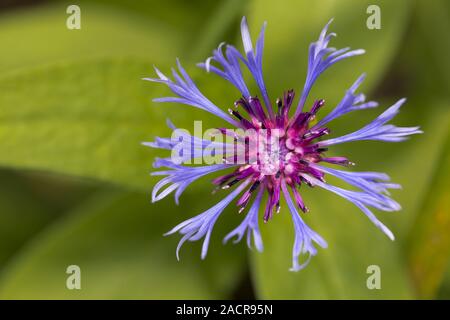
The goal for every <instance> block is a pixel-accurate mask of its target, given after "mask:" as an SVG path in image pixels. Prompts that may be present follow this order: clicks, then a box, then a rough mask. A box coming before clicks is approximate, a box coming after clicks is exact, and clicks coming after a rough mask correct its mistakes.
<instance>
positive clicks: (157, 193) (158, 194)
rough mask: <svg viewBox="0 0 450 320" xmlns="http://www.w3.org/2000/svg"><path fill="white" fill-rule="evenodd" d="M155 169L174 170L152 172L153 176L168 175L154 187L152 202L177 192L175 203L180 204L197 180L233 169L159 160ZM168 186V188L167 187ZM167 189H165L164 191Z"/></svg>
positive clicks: (220, 165)
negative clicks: (189, 165)
mask: <svg viewBox="0 0 450 320" xmlns="http://www.w3.org/2000/svg"><path fill="white" fill-rule="evenodd" d="M153 166H154V167H155V168H159V167H162V166H164V167H169V168H172V170H165V171H156V172H152V173H151V174H152V175H153V176H160V175H167V177H165V178H163V179H162V180H160V181H159V182H158V183H157V184H156V185H155V186H154V187H153V191H152V202H156V201H159V200H161V199H163V198H165V197H166V196H167V195H169V194H170V193H171V192H173V191H175V190H177V192H176V193H175V202H176V203H177V204H178V201H179V197H180V195H181V193H182V192H183V191H184V189H186V187H187V186H188V185H190V184H191V183H192V182H194V181H195V180H197V179H199V178H201V177H203V176H205V175H207V174H210V173H212V172H216V171H219V170H224V169H227V168H230V167H232V165H228V164H216V165H210V166H200V167H187V166H181V165H177V164H175V163H173V162H171V161H170V160H168V159H159V158H157V159H156V160H155V162H154V164H153ZM166 186H167V187H166ZM164 187H166V188H165V189H163V188H164Z"/></svg>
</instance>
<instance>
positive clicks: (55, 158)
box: [0, 0, 450, 299]
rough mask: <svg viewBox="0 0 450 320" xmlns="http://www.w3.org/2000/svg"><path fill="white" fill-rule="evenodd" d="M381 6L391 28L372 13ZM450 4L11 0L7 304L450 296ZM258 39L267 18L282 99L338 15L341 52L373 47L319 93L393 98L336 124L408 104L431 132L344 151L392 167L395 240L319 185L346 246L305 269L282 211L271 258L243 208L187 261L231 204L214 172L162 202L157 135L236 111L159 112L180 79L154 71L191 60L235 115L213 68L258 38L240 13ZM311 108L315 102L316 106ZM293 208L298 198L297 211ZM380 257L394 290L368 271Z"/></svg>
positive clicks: (361, 162)
mask: <svg viewBox="0 0 450 320" xmlns="http://www.w3.org/2000/svg"><path fill="white" fill-rule="evenodd" d="M69 4H78V5H79V6H80V7H81V27H82V28H81V30H68V29H67V28H66V19H67V17H68V15H67V14H66V8H67V6H68V5H69ZM369 4H377V5H379V6H380V8H381V26H382V28H381V29H380V30H368V29H367V28H366V19H367V17H368V14H367V13H366V9H367V7H368V5H369ZM449 9H450V7H449V2H448V1H445V0H433V1H407V0H394V1H391V0H389V1H387V0H386V1H357V0H353V1H351V0H342V1H337V0H320V1H299V0H289V1H285V0H277V1H271V0H253V1H252V0H248V1H241V0H221V1H200V0H195V1H193V0H191V1H184V0H166V1H119V0H113V1H106V0H92V1H74V2H72V1H71V2H68V1H50V0H48V1H45V0H42V1H31V0H29V1H25V0H20V1H4V0H3V1H1V2H0V48H1V50H0V166H1V169H0V298H1V299H13V298H14V299H29V298H39V299H48V298H53V299H78V298H85V299H92V298H95V299H106V298H112V299H119V298H120V299H132V298H133V299H144V298H150V299H157V298H159V299H166V298H191V299H219V298H220V299H222V298H223V299H236V298H247V299H252V298H265V299H330V298H331V299H392V298H398V299H412V298H426V299H432V298H440V299H446V298H450V268H449V264H448V260H449V255H450V209H449V201H450V200H449V199H450V194H449V192H450V186H449V179H450V171H449V164H450V141H449V129H448V127H449V115H450V113H449V107H450V105H449V83H450V81H449V80H450V78H449V77H450V60H449V56H450V42H449V37H448V34H449V33H450V10H449ZM243 15H246V16H247V17H248V19H249V22H250V25H251V29H252V31H253V35H254V36H256V34H257V32H259V28H260V26H261V24H262V23H263V21H265V20H267V22H268V28H267V32H266V46H265V52H264V54H265V55H264V71H265V78H266V82H267V84H268V88H269V91H270V93H271V96H272V97H275V96H277V95H281V94H282V91H283V90H286V89H289V88H294V89H296V90H297V92H298V90H300V89H301V88H302V86H303V81H304V78H305V74H306V64H307V50H308V45H309V43H310V42H311V41H313V40H315V39H316V38H317V37H318V35H319V32H320V30H321V29H322V27H323V26H324V24H325V23H326V22H327V21H328V20H329V19H330V18H332V17H334V18H335V20H334V22H333V24H332V26H331V30H332V31H335V32H337V33H338V37H337V38H336V39H334V40H332V46H336V47H344V46H351V47H352V48H365V49H366V51H367V53H366V54H365V55H364V56H359V57H355V58H351V59H350V60H345V61H343V62H340V63H339V64H337V65H335V66H334V67H333V68H332V69H330V70H328V71H326V73H324V74H323V75H322V76H321V78H320V79H319V80H318V82H317V85H316V86H315V88H314V90H313V91H312V93H311V95H310V97H311V99H315V98H324V99H326V101H327V106H328V109H327V108H325V109H324V110H323V111H322V112H324V113H325V112H326V111H328V110H330V108H331V107H332V106H333V105H334V104H336V103H337V102H338V101H339V100H340V98H341V97H342V96H343V94H344V93H345V90H346V89H347V88H348V87H349V86H350V85H351V84H352V83H353V81H354V80H355V79H356V78H357V77H358V76H359V75H360V74H361V73H362V72H367V74H368V76H367V79H366V81H365V82H364V84H363V85H362V86H361V88H360V91H361V92H365V93H366V94H367V95H368V98H369V99H372V100H378V101H379V102H380V107H379V108H377V109H375V110H367V111H364V112H358V113H353V114H349V115H347V116H345V117H343V118H342V119H339V120H337V121H334V123H333V125H332V130H333V134H336V135H338V134H340V133H345V132H350V131H351V130H354V129H357V128H359V127H361V126H362V125H363V124H365V123H367V122H368V121H370V120H371V119H373V118H374V117H375V116H376V115H378V114H379V113H381V111H382V110H384V109H386V108H387V107H388V106H390V105H391V104H393V103H394V102H395V101H396V100H397V99H399V98H401V97H408V102H407V104H406V105H405V106H404V107H403V108H402V112H401V113H400V115H399V116H398V117H397V118H396V119H395V121H394V122H395V123H396V124H398V125H420V126H421V127H422V128H423V130H424V131H425V134H423V135H420V136H414V137H412V138H411V139H410V140H408V141H407V142H404V143H401V144H387V143H379V142H355V143H351V144H346V145H342V146H336V147H333V150H332V151H331V152H330V154H336V155H338V154H339V155H344V156H348V157H350V158H351V159H352V161H354V162H356V163H357V166H356V167H355V170H374V171H382V172H386V173H388V174H390V175H391V176H392V178H393V180H394V181H395V182H398V183H400V184H402V185H403V190H395V191H394V192H393V197H394V198H395V199H396V200H398V201H399V202H400V203H401V204H402V206H403V210H402V211H401V212H396V213H383V212H376V213H377V215H378V217H379V218H380V219H381V220H382V221H384V222H385V223H386V224H387V225H388V226H389V227H390V228H391V229H392V230H393V231H394V233H395V234H396V237H397V239H396V241H395V242H391V241H390V240H388V239H387V238H386V237H385V236H384V235H383V234H382V233H381V232H379V230H378V229H376V228H375V227H374V226H373V225H372V224H371V223H370V221H369V220H367V218H366V217H365V216H364V215H363V214H362V213H361V212H359V211H358V209H357V208H356V207H354V206H353V205H352V204H350V203H347V202H346V201H345V200H343V199H341V198H339V197H337V196H334V195H330V194H328V193H327V192H325V191H321V190H312V191H311V190H304V199H305V201H306V202H307V203H308V206H309V207H310V209H311V212H310V213H309V214H308V215H307V216H306V217H305V219H306V221H307V223H308V224H310V225H311V226H312V227H313V229H315V230H316V231H317V232H318V233H320V234H321V235H322V236H323V237H324V238H325V239H326V240H327V241H328V243H329V248H328V249H326V250H319V254H318V255H317V256H316V257H314V258H313V259H312V261H311V263H310V265H309V266H308V267H307V268H306V269H305V270H303V271H300V272H298V273H292V272H289V271H288V269H289V267H290V264H291V251H292V245H293V237H294V234H293V227H292V225H291V222H290V218H289V214H287V212H286V210H282V211H281V213H280V214H279V215H276V216H275V217H274V219H273V221H271V222H270V223H268V224H266V225H264V224H262V225H261V228H262V233H263V241H264V245H265V251H264V253H262V254H261V253H257V252H254V251H250V250H248V249H247V248H246V246H245V244H244V243H240V244H237V245H233V244H227V245H225V246H224V245H222V243H221V239H222V238H223V237H224V235H225V234H226V233H227V232H229V231H230V230H232V229H233V228H234V227H235V226H236V225H237V224H238V223H239V221H240V220H241V219H242V216H241V215H238V214H237V213H236V210H235V208H229V209H227V210H226V211H225V212H224V213H223V215H222V216H221V218H220V219H219V220H218V223H217V225H216V228H215V231H214V234H213V237H212V241H211V245H210V250H209V253H208V256H207V258H206V260H204V261H201V260H200V244H199V243H188V244H185V245H184V247H183V249H182V252H181V257H182V259H181V261H180V262H177V260H176V258H175V248H176V245H177V242H178V238H177V236H171V237H163V236H162V234H163V233H164V232H166V231H168V230H169V229H170V228H171V227H172V226H174V225H175V224H176V223H178V222H180V221H182V220H184V219H186V218H188V217H190V216H193V215H195V214H198V213H200V212H202V211H203V210H205V209H207V208H209V207H210V206H211V205H212V204H214V203H216V202H217V201H218V200H219V199H221V198H222V197H223V194H221V193H216V194H215V195H211V189H212V188H211V185H210V181H209V178H205V179H203V180H201V181H199V182H197V183H195V184H194V185H192V187H191V188H189V189H188V190H187V191H186V192H185V193H184V195H183V196H182V198H181V204H180V205H179V206H176V205H175V204H174V202H173V198H172V197H168V198H167V199H164V200H163V201H161V202H158V203H156V204H151V203H150V193H151V188H152V186H153V185H154V183H155V181H156V180H155V179H154V178H152V177H150V176H149V174H148V173H149V172H150V170H151V164H152V161H153V158H154V157H155V156H163V155H165V154H164V153H163V152H160V151H158V150H150V149H148V148H145V147H143V146H141V145H140V142H141V141H149V140H152V139H153V138H154V136H155V135H162V136H166V135H169V134H170V130H169V129H168V128H167V127H166V126H165V124H164V123H165V119H166V117H170V118H171V120H172V121H173V122H174V123H175V124H176V125H177V126H179V127H184V128H187V129H190V128H192V124H193V120H196V119H202V120H203V121H204V126H206V125H208V127H213V126H217V125H219V124H220V121H218V120H217V119H214V118H213V117H211V116H208V115H207V114H205V113H203V112H201V111H199V110H195V109H194V108H191V107H187V106H177V105H156V104H154V103H152V102H151V99H152V98H155V97H158V96H162V95H165V94H167V93H168V91H167V89H166V88H164V87H161V86H158V85H155V84H151V83H148V82H144V81H142V80H141V78H142V77H144V76H153V69H152V66H153V65H157V66H158V67H159V68H160V69H161V70H162V71H166V72H168V71H169V70H170V67H171V66H173V65H174V64H175V58H176V57H179V58H180V59H181V61H182V62H183V64H184V66H185V67H186V69H187V70H188V71H189V72H190V73H191V74H192V75H193V77H194V78H195V80H196V81H197V83H198V85H199V87H200V88H201V89H202V90H204V91H205V92H206V93H207V95H208V96H209V97H210V98H211V99H212V100H213V101H214V102H216V103H217V104H218V105H220V106H222V107H223V108H227V107H228V106H229V105H231V104H232V103H233V102H234V100H235V99H237V97H238V93H237V92H236V91H235V89H234V88H233V87H231V86H229V85H227V84H226V83H224V82H223V81H221V80H220V79H219V78H218V77H216V76H215V75H206V74H205V73H204V72H203V71H201V70H198V69H197V68H196V67H195V63H196V62H199V61H202V60H204V59H205V58H206V57H208V56H209V54H210V53H211V51H212V50H213V49H214V48H215V47H216V46H217V45H218V44H219V43H220V42H221V41H227V42H229V43H232V44H236V45H238V47H239V48H240V47H241V44H240V38H239V21H240V19H241V17H242V16H243ZM309 103H310V101H309ZM282 207H283V208H285V205H284V204H282ZM73 264H75V265H79V266H80V268H81V286H82V289H81V290H68V289H67V288H66V278H67V276H68V275H67V274H66V268H67V266H69V265H73ZM372 264H375V265H379V266H380V268H381V272H382V278H381V279H382V280H381V283H382V288H381V290H368V289H367V287H366V279H367V277H368V274H367V273H366V268H367V267H368V266H369V265H372Z"/></svg>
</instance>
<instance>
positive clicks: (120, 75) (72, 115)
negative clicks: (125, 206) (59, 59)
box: [0, 60, 168, 190]
mask: <svg viewBox="0 0 450 320" xmlns="http://www.w3.org/2000/svg"><path fill="white" fill-rule="evenodd" d="M147 70H150V66H149V65H148V64H146V63H141V62H136V61H130V60H113V61H110V60H100V61H92V62H86V63H78V64H77V63H76V64H67V65H66V64H62V65H60V66H55V67H53V68H43V69H39V70H34V71H30V72H25V73H18V74H17V75H13V76H11V77H7V78H5V79H3V80H0V91H1V92H2V95H1V96H0V141H2V142H1V143H2V153H1V154H0V164H2V165H5V166H13V167H23V168H38V169H42V170H52V171H59V172H63V173H67V174H72V175H79V176H84V177H94V178H100V179H105V180H107V181H113V182H117V183H122V184H124V185H128V186H132V187H144V188H146V189H147V190H149V189H150V184H149V177H148V176H147V175H146V174H145V172H148V170H149V169H150V168H151V163H152V159H153V156H154V155H155V151H154V150H153V149H150V148H147V147H144V146H142V145H140V143H141V142H142V141H148V140H152V139H153V137H152V136H151V135H150V134H149V133H151V132H165V131H168V130H166V129H163V128H165V127H166V126H165V123H164V122H165V121H164V117H163V116H161V114H162V113H164V108H161V107H160V108H151V107H150V102H149V100H150V99H149V98H150V97H151V92H152V90H151V89H153V88H154V87H155V86H154V87H153V88H151V89H150V90H149V83H148V82H144V81H142V80H140V79H141V78H142V77H143V76H144V75H145V72H146V71H147ZM24 92H26V95H25V94H24Z"/></svg>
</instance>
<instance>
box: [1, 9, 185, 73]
mask: <svg viewBox="0 0 450 320" xmlns="http://www.w3.org/2000/svg"><path fill="white" fill-rule="evenodd" d="M66 7H67V3H64V4H62V3H60V4H51V5H45V6H40V7H35V8H33V10H19V11H11V12H7V13H5V14H3V15H2V19H1V21H0V42H1V43H2V59H1V60H0V71H2V72H5V71H8V70H13V69H23V70H27V69H28V68H30V67H33V66H36V65H44V64H49V63H55V62H61V61H67V60H73V59H86V58H98V57H104V56H116V57H117V56H118V57H123V56H133V57H138V58H144V57H145V58H146V59H149V60H150V61H153V63H162V62H164V61H168V60H170V61H173V59H174V52H178V51H180V49H179V48H181V47H182V46H183V45H186V42H185V40H184V39H185V37H183V32H182V31H180V30H179V29H177V28H174V27H173V26H172V25H170V24H167V23H162V22H158V21H157V20H155V19H149V18H145V19H144V18H143V17H140V16H136V15H133V14H128V15H124V14H122V13H120V12H119V11H117V10H113V9H111V8H108V7H104V6H99V5H94V4H91V3H89V4H88V3H85V4H83V6H82V11H81V13H82V24H81V29H80V30H69V29H67V28H66V18H67V17H68V15H67V14H66ZM43 37H45V41H42V39H43ZM156 44H157V45H156Z"/></svg>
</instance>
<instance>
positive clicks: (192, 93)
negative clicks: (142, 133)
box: [144, 59, 240, 127]
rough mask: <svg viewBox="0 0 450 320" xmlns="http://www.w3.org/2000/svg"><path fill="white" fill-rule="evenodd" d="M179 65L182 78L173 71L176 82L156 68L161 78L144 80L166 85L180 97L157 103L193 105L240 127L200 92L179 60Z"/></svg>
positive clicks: (160, 100)
mask: <svg viewBox="0 0 450 320" xmlns="http://www.w3.org/2000/svg"><path fill="white" fill-rule="evenodd" d="M177 65H178V70H179V72H180V73H181V75H182V77H180V76H179V74H178V73H177V72H176V70H174V69H173V70H172V71H173V77H174V79H175V81H172V80H171V79H170V78H168V77H167V76H165V75H164V74H163V73H162V72H161V71H159V70H158V69H157V68H156V67H155V71H156V74H157V75H158V77H159V78H144V80H147V81H153V82H159V83H164V84H166V85H167V86H168V87H169V88H170V89H171V90H172V92H173V93H175V94H176V95H177V96H178V97H166V98H158V99H154V101H155V102H175V103H182V104H187V105H191V106H194V107H197V108H199V109H202V110H205V111H208V112H210V113H212V114H214V115H216V116H218V117H220V118H222V119H224V120H225V121H227V122H229V123H230V124H232V125H234V126H236V127H240V124H239V122H237V121H236V120H234V119H233V118H231V117H230V116H229V115H228V114H227V113H226V112H224V111H222V110H221V109H219V107H217V106H216V105H214V104H213V103H212V102H211V101H210V100H208V98H206V97H205V96H204V95H203V94H202V93H201V92H200V90H198V88H197V86H196V85H195V83H194V82H193V81H192V79H191V78H190V77H189V75H188V74H187V72H186V71H185V70H184V69H183V67H182V66H181V63H180V62H179V60H178V59H177Z"/></svg>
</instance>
